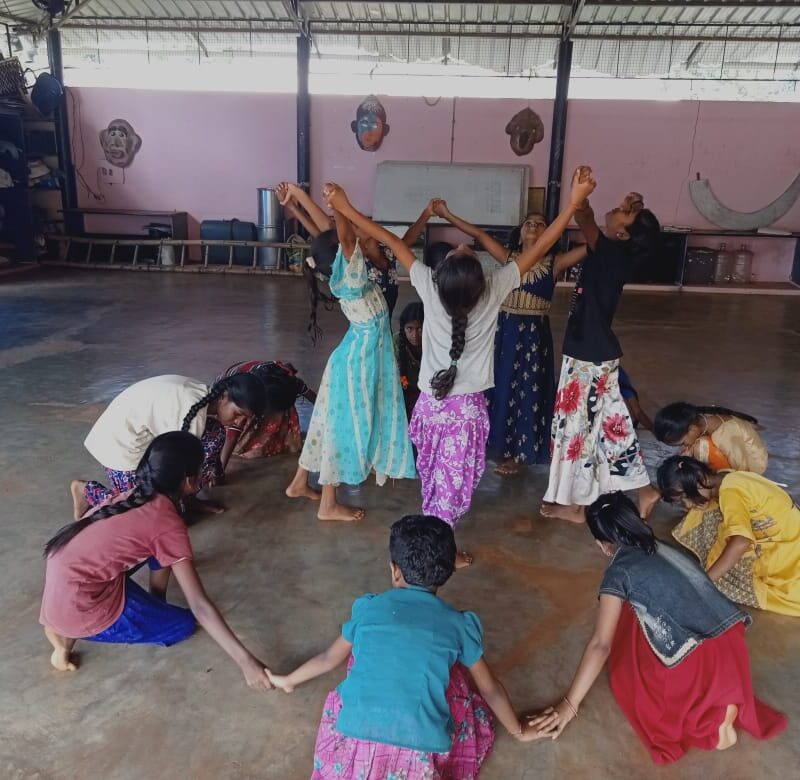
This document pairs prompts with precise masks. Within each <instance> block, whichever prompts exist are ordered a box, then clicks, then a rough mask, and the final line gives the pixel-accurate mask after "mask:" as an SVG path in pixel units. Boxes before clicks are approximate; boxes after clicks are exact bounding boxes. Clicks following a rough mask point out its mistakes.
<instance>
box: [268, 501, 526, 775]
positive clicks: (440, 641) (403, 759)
mask: <svg viewBox="0 0 800 780" xmlns="http://www.w3.org/2000/svg"><path fill="white" fill-rule="evenodd" d="M389 553H390V556H391V577H392V589H391V590H388V591H386V592H384V593H381V594H378V595H375V594H372V593H370V594H367V595H365V596H361V597H360V598H358V599H356V601H355V602H354V603H353V609H352V617H351V619H350V620H349V621H348V622H347V623H345V624H344V625H343V626H342V633H341V636H339V638H338V639H336V641H335V642H334V643H333V644H332V645H331V646H330V647H329V648H328V649H327V650H325V651H324V652H323V653H321V654H320V655H317V656H315V657H314V658H312V659H311V660H310V661H307V662H306V663H304V664H303V665H302V666H300V667H299V668H298V669H296V670H295V671H293V672H292V673H291V674H288V675H285V676H282V675H276V674H272V673H271V672H270V671H269V670H268V671H267V674H268V676H269V678H270V681H271V682H272V684H273V685H275V687H277V688H281V689H283V690H284V691H286V693H291V692H292V691H293V690H294V688H295V686H297V685H299V684H300V683H303V682H306V681H307V680H312V679H314V678H315V677H319V676H320V675H323V674H325V673H326V672H329V671H330V670H332V669H334V668H336V667H337V666H339V665H340V664H342V663H344V661H345V660H347V658H348V657H351V654H352V657H351V661H350V663H349V666H348V674H347V677H346V678H345V680H344V681H343V682H342V683H341V684H340V685H339V686H338V687H337V688H336V689H335V690H333V691H331V692H330V693H329V694H328V698H327V699H326V701H325V704H324V706H323V712H322V721H321V722H320V726H319V731H318V732H317V742H316V748H315V751H314V771H313V774H312V780H327V779H328V778H341V779H344V780H347V778H352V779H353V780H355V778H359V780H370V778H372V779H373V780H377V778H387V777H402V778H404V780H422V779H423V778H430V779H435V778H445V777H446V778H452V779H453V780H459V778H460V779H461V780H465V779H466V778H476V777H477V776H478V773H479V771H480V766H481V763H482V762H483V761H484V759H485V758H486V757H487V756H488V755H489V752H490V751H491V749H492V745H493V743H494V726H493V723H492V717H491V712H492V711H493V712H494V713H495V715H496V716H497V718H498V719H499V721H500V722H501V723H502V724H503V726H505V728H506V729H507V730H508V731H509V733H511V734H512V735H513V736H514V737H515V738H517V739H519V740H521V741H530V740H534V739H537V738H538V737H539V736H540V734H539V731H538V726H539V723H540V721H541V718H535V717H534V718H533V719H531V720H530V722H527V723H526V724H525V725H524V726H523V725H522V723H521V721H520V719H519V717H518V716H517V715H516V714H515V713H514V709H513V707H512V705H511V701H510V700H509V697H508V694H507V693H506V691H505V689H504V688H503V686H502V684H501V683H500V682H499V680H497V678H496V677H495V676H494V674H493V673H492V670H491V669H490V668H489V665H488V664H487V663H486V661H485V660H484V658H483V629H482V627H481V622H480V620H479V618H478V616H477V615H476V614H475V613H474V612H459V611H458V610H456V609H453V607H451V606H449V605H448V604H447V603H446V602H444V601H442V600H441V599H440V598H439V597H438V596H437V595H436V591H437V590H438V589H439V588H440V587H441V586H442V585H444V584H445V582H447V580H448V579H449V578H450V576H451V575H452V573H453V571H454V570H455V560H456V543H455V537H454V536H453V530H452V528H451V527H450V526H449V525H448V524H447V523H445V522H444V521H442V520H439V519H438V518H435V517H431V516H428V515H408V516H406V517H404V518H402V519H401V520H398V521H397V522H396V523H395V524H394V525H393V526H392V530H391V535H390V540H389ZM473 683H474V685H473ZM475 686H477V691H475Z"/></svg>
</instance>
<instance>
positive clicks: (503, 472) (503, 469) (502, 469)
mask: <svg viewBox="0 0 800 780" xmlns="http://www.w3.org/2000/svg"><path fill="white" fill-rule="evenodd" d="M520 471H522V465H521V464H520V463H518V462H517V461H515V460H514V458H508V460H504V461H503V462H502V463H501V464H500V465H499V466H498V467H497V468H496V469H495V470H494V473H495V474H500V476H502V477H513V476H515V475H516V474H519V472H520Z"/></svg>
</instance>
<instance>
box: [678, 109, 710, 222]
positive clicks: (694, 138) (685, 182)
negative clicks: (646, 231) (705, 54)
mask: <svg viewBox="0 0 800 780" xmlns="http://www.w3.org/2000/svg"><path fill="white" fill-rule="evenodd" d="M702 105H703V104H702V103H701V102H700V101H699V100H698V101H697V113H696V114H695V118H694V128H693V129H692V148H691V154H690V156H689V166H688V167H687V169H686V176H685V177H684V180H683V181H682V182H681V186H680V187H678V198H677V200H676V201H675V216H674V219H673V222H675V223H677V222H678V209H679V208H680V205H681V198H682V197H683V191H684V189H685V188H686V187H687V186H688V182H689V179H691V177H692V167H693V166H694V156H695V144H696V141H697V126H698V125H699V124H700V110H701V107H702Z"/></svg>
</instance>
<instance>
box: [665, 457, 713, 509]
mask: <svg viewBox="0 0 800 780" xmlns="http://www.w3.org/2000/svg"><path fill="white" fill-rule="evenodd" d="M713 476H714V472H713V471H712V470H711V469H710V468H709V467H708V466H706V464H705V463H701V462H700V461H699V460H697V459H695V458H690V457H688V456H686V455H673V456H672V457H671V458H667V459H666V460H665V461H664V462H663V463H662V464H661V465H660V466H659V467H658V471H657V473H656V479H657V481H658V491H659V492H660V493H661V497H662V498H663V499H664V501H666V502H667V503H669V504H674V503H676V502H678V501H680V499H681V498H683V497H684V496H685V497H686V498H688V499H689V500H690V501H691V502H692V503H694V504H697V505H700V506H702V505H703V504H705V503H706V501H707V498H706V497H705V496H704V495H703V494H702V493H701V492H700V489H701V488H705V489H708V488H709V487H711V479H712V477H713Z"/></svg>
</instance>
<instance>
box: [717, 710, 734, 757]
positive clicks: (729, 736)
mask: <svg viewBox="0 0 800 780" xmlns="http://www.w3.org/2000/svg"><path fill="white" fill-rule="evenodd" d="M738 717H739V708H738V707H737V706H736V705H735V704H729V705H728V708H727V710H725V720H723V721H722V724H721V725H720V727H719V742H717V750H727V749H728V748H729V747H733V746H734V745H735V744H736V741H737V740H738V738H739V737H738V735H737V734H736V729H735V728H734V726H733V724H734V723H736V718H738Z"/></svg>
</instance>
